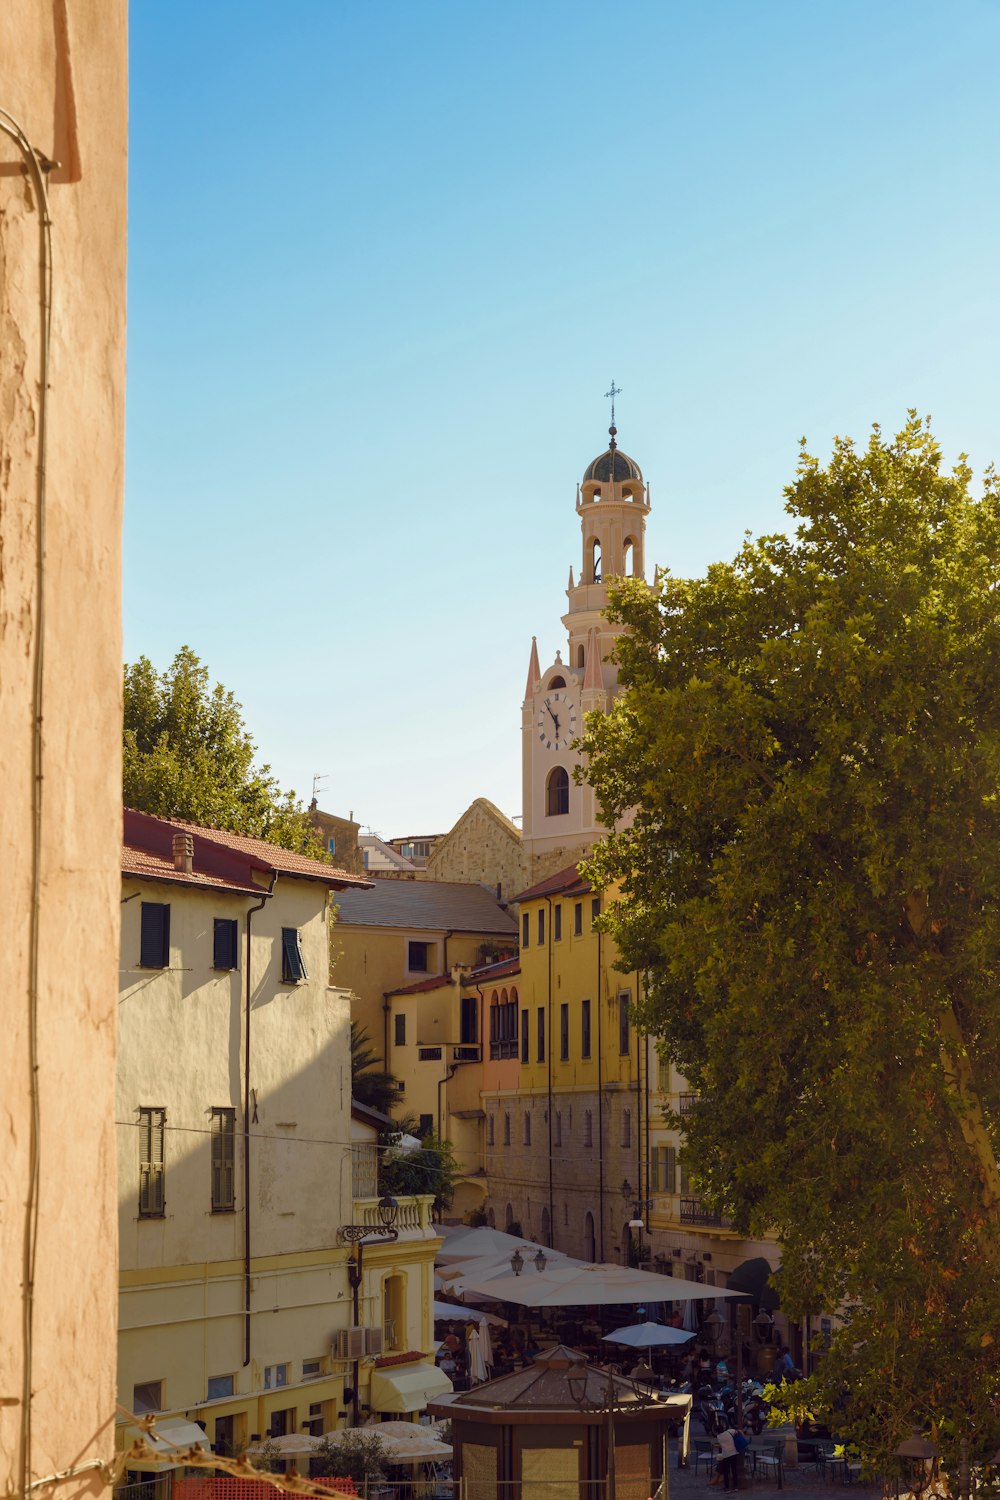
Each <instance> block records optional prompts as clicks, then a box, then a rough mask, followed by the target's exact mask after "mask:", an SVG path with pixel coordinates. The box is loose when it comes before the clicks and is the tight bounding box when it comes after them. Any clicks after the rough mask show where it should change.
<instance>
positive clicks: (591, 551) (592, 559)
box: [587, 536, 601, 583]
mask: <svg viewBox="0 0 1000 1500" xmlns="http://www.w3.org/2000/svg"><path fill="white" fill-rule="evenodd" d="M600 581H601V544H600V541H599V540H598V538H597V537H596V536H595V537H593V538H591V540H590V541H589V542H588V544H587V582H588V583H600Z"/></svg>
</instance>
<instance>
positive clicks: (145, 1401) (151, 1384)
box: [132, 1380, 163, 1417]
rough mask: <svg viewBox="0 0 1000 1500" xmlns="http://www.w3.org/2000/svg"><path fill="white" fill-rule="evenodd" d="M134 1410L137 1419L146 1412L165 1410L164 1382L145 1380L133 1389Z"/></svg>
mask: <svg viewBox="0 0 1000 1500" xmlns="http://www.w3.org/2000/svg"><path fill="white" fill-rule="evenodd" d="M132 1410H133V1411H134V1412H135V1414H136V1416H137V1417H141V1416H142V1414H143V1412H146V1411H162V1410H163V1381H162V1380H143V1381H142V1382H141V1383H140V1384H139V1385H134V1386H133V1387H132Z"/></svg>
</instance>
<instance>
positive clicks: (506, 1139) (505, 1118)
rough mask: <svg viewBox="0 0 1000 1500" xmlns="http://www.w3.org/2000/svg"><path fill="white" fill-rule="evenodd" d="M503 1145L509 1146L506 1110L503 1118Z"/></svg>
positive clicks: (508, 1111)
mask: <svg viewBox="0 0 1000 1500" xmlns="http://www.w3.org/2000/svg"><path fill="white" fill-rule="evenodd" d="M503 1143H504V1145H505V1146H509V1145H510V1110H506V1111H505V1113H504V1117H503Z"/></svg>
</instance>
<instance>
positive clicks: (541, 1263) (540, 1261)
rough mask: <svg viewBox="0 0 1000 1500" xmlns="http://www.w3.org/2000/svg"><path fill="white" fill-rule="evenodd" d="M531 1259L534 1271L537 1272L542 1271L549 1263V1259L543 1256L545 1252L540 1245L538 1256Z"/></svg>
mask: <svg viewBox="0 0 1000 1500" xmlns="http://www.w3.org/2000/svg"><path fill="white" fill-rule="evenodd" d="M532 1259H533V1260H534V1262H535V1270H536V1271H539V1272H541V1271H544V1270H545V1267H546V1266H547V1265H548V1263H549V1258H548V1256H547V1255H546V1254H545V1251H544V1250H543V1249H542V1247H541V1245H539V1247H538V1254H537V1255H535V1256H533V1257H532Z"/></svg>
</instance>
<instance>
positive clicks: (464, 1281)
mask: <svg viewBox="0 0 1000 1500" xmlns="http://www.w3.org/2000/svg"><path fill="white" fill-rule="evenodd" d="M518 1248H519V1249H520V1251H521V1259H522V1260H523V1261H524V1271H523V1272H522V1276H523V1278H524V1280H527V1279H528V1277H529V1276H534V1277H536V1278H537V1277H538V1275H539V1274H540V1273H539V1271H538V1269H537V1267H536V1266H535V1264H534V1258H535V1256H536V1255H537V1254H538V1251H539V1249H540V1248H541V1247H540V1246H539V1245H521V1246H519V1247H518ZM511 1253H513V1252H511ZM543 1253H544V1255H545V1259H546V1262H547V1266H546V1271H545V1272H542V1273H541V1274H543V1275H545V1274H547V1270H548V1267H549V1266H568V1265H569V1266H572V1265H580V1264H581V1262H580V1261H574V1260H572V1259H571V1258H570V1257H569V1256H568V1255H563V1254H562V1253H561V1252H560V1251H558V1250H545V1251H544V1252H543ZM513 1275H514V1273H513V1271H512V1270H511V1268H510V1256H509V1255H501V1256H493V1255H483V1256H477V1257H476V1259H474V1260H467V1261H466V1260H463V1261H455V1262H453V1263H452V1264H451V1265H447V1266H441V1267H440V1268H439V1270H438V1272H437V1274H436V1275H435V1278H434V1279H435V1281H436V1280H437V1277H438V1276H440V1278H441V1281H442V1283H443V1289H444V1290H445V1291H447V1292H450V1293H451V1295H452V1296H453V1297H456V1296H458V1297H460V1296H461V1295H462V1294H463V1293H464V1292H465V1291H466V1289H467V1288H468V1287H470V1286H472V1285H473V1283H478V1284H481V1283H483V1282H487V1281H493V1280H494V1279H499V1278H500V1277H503V1276H510V1277H512V1276H513ZM488 1295H489V1296H491V1297H492V1296H493V1295H494V1293H493V1292H490V1293H488Z"/></svg>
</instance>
